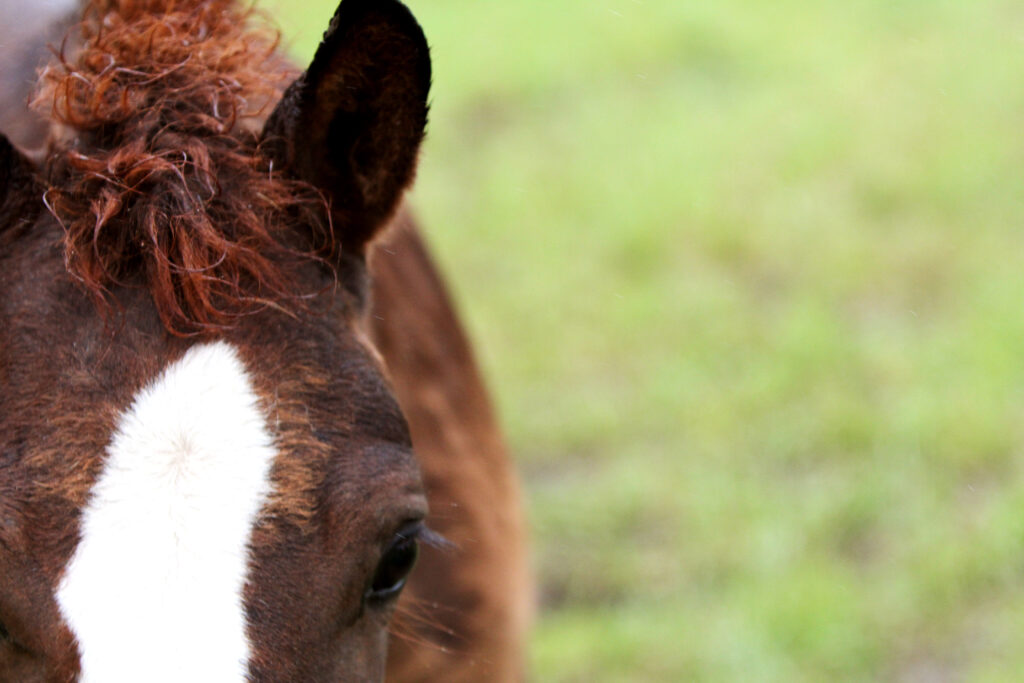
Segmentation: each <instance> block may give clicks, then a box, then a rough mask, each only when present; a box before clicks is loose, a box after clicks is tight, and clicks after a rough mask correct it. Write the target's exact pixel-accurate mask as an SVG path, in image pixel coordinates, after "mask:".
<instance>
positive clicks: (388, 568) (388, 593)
mask: <svg viewBox="0 0 1024 683" xmlns="http://www.w3.org/2000/svg"><path fill="white" fill-rule="evenodd" d="M418 532H419V528H418V527H417V528H413V529H410V530H406V531H400V532H399V533H398V534H396V535H395V539H394V540H393V541H392V542H391V545H390V546H388V549H387V550H386V551H385V552H384V557H382V558H381V560H380V564H378V565H377V571H376V572H375V573H374V575H373V583H372V584H370V590H368V591H367V592H366V599H367V600H369V601H372V602H378V603H379V602H384V601H386V600H391V599H393V598H395V597H397V596H398V594H399V593H400V592H402V588H403V587H404V586H405V582H406V580H408V578H409V573H410V572H411V571H412V568H413V567H414V566H416V557H417V556H418V555H419V552H420V545H419V542H418V541H417V540H416V539H417V536H418Z"/></svg>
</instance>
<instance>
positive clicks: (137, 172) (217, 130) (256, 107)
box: [35, 0, 331, 333]
mask: <svg viewBox="0 0 1024 683" xmlns="http://www.w3.org/2000/svg"><path fill="white" fill-rule="evenodd" d="M254 18H255V17H254V15H253V13H252V12H250V11H245V10H242V9H241V8H240V7H239V6H238V5H236V4H235V3H234V2H231V1H230V0H210V1H208V2H202V3H189V2H179V3H171V4H170V5H169V7H168V6H166V3H163V2H155V1H154V2H140V1H134V0H123V1H121V0H94V1H93V2H91V3H89V4H88V5H87V6H86V9H85V13H84V19H83V20H82V22H81V23H80V24H79V26H78V27H77V29H76V31H75V34H74V36H73V38H72V42H73V43H74V44H78V43H80V44H81V45H80V47H78V48H77V49H75V51H74V53H73V55H72V56H67V55H66V54H65V53H64V52H63V51H62V52H61V53H60V54H59V55H58V59H57V60H55V62H54V63H53V64H51V65H50V66H48V67H47V68H46V69H44V70H43V72H42V74H41V77H40V89H39V92H38V93H37V95H36V98H35V107H36V109H37V110H38V111H40V112H41V113H43V114H45V115H49V117H51V118H52V119H53V120H54V121H55V122H56V123H58V124H61V125H62V126H64V127H65V128H66V129H67V130H65V131H64V135H65V136H70V137H71V138H72V139H73V140H74V144H73V146H71V147H69V148H68V149H62V150H57V151H55V152H54V154H53V155H52V156H51V157H50V160H49V165H48V168H47V178H46V179H47V182H48V185H49V187H48V189H47V194H46V199H47V202H48V206H49V208H50V210H51V211H52V212H53V213H54V215H55V216H56V217H57V218H58V220H59V221H60V222H61V224H62V225H63V226H64V229H65V239H64V259H65V263H66V265H67V268H68V270H69V272H71V273H72V275H74V276H75V277H76V278H77V279H78V280H79V282H80V283H81V284H82V285H83V286H84V287H85V288H86V289H87V290H88V291H89V293H90V294H91V295H92V296H93V298H95V299H96V300H97V301H104V300H105V299H106V294H107V293H108V291H109V288H110V287H111V286H112V285H114V284H121V283H123V282H124V281H125V280H126V279H127V278H128V277H129V275H130V273H131V272H132V271H138V270H140V269H141V270H142V271H143V272H144V279H145V282H146V286H147V288H148V289H149V291H150V293H151V294H152V296H153V298H154V301H155V302H156V305H157V310H158V311H159V312H160V316H161V319H162V320H163V322H164V324H165V325H166V326H167V327H168V328H169V329H172V330H174V331H176V332H179V333H188V332H195V331H198V330H204V329H205V330H209V329H210V328H216V327H223V326H224V325H226V324H228V323H230V321H231V320H232V319H233V318H235V317H237V316H239V315H243V314H247V313H252V312H253V311H254V310H258V309H259V308H262V307H265V306H268V305H272V306H280V305H282V303H287V302H290V301H294V300H295V299H297V298H299V297H302V296H303V295H305V296H307V297H308V296H309V295H311V294H313V293H311V292H296V291H294V284H293V282H292V280H293V272H292V269H291V267H294V261H296V260H299V261H301V260H303V259H313V258H316V255H317V253H318V252H323V251H329V249H330V245H331V242H330V240H329V239H328V237H329V235H330V234H331V232H330V230H329V229H328V227H327V226H328V223H329V220H330V219H329V215H328V211H327V207H326V200H325V198H324V196H323V195H322V194H321V193H320V192H319V191H317V190H316V189H315V188H313V187H312V186H311V185H310V184H309V183H306V182H303V181H299V180H295V179H291V178H288V177H286V176H284V175H283V174H282V172H281V169H280V168H278V169H276V170H275V169H274V167H273V163H272V160H271V158H269V157H268V156H267V155H265V154H263V153H262V152H261V150H260V149H259V146H258V140H257V135H256V131H254V130H253V124H254V122H258V121H259V120H260V118H261V117H265V115H266V113H267V112H266V111H264V109H265V106H266V103H267V102H268V101H273V100H276V99H277V98H278V97H280V94H281V92H282V91H283V89H284V86H285V85H286V84H287V83H288V82H289V81H290V80H292V79H293V78H294V76H295V75H296V74H295V73H294V72H289V71H282V69H280V68H276V67H277V57H276V55H275V53H274V48H275V47H276V36H275V35H274V34H273V33H272V32H270V31H268V30H267V29H265V28H262V27H260V26H259V24H257V23H256V22H254ZM246 124H248V125H246ZM295 225H303V226H305V227H306V228H307V229H311V230H313V231H314V233H315V235H316V236H317V240H316V241H317V243H318V247H319V249H313V248H312V247H310V248H308V249H305V250H300V249H297V248H295V247H294V241H295V240H294V237H293V235H294V227H295ZM289 241H291V242H292V244H291V245H289V244H288V242H289ZM307 244H308V243H307Z"/></svg>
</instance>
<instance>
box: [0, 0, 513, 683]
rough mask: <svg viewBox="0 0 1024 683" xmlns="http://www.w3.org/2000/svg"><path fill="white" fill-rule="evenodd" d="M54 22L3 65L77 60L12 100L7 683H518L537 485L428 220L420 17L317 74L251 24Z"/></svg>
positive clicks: (0, 609)
mask: <svg viewBox="0 0 1024 683" xmlns="http://www.w3.org/2000/svg"><path fill="white" fill-rule="evenodd" d="M27 18H28V17H27V15H26V20H25V21H24V22H23V23H21V24H20V25H19V28H21V29H24V30H23V31H20V32H19V33H20V34H21V35H22V36H23V37H24V36H31V37H32V38H34V39H37V40H38V43H37V45H36V46H35V47H33V43H32V40H31V39H26V40H22V41H7V42H5V41H4V40H2V38H3V34H2V32H0V45H2V47H0V50H3V51H7V56H11V55H12V54H13V52H12V51H13V50H16V51H17V55H16V56H17V57H18V59H10V60H7V61H5V62H4V63H5V64H27V65H29V66H28V67H24V68H28V69H31V68H32V67H33V66H34V65H35V63H36V61H37V60H38V54H39V53H40V52H41V51H42V49H43V47H44V45H45V43H46V41H54V40H57V42H56V44H54V46H53V52H54V54H53V56H52V57H51V58H50V60H49V63H48V64H47V65H46V66H45V67H44V69H43V70H42V72H41V74H40V76H39V78H38V82H37V83H34V84H33V85H32V87H33V89H34V91H35V94H34V95H33V100H34V104H33V107H34V111H35V113H32V112H30V111H29V110H28V109H26V108H25V107H23V106H20V104H21V103H22V102H23V101H24V99H25V96H26V93H25V92H23V88H25V87H27V84H29V82H30V81H35V80H36V79H34V78H32V77H30V76H29V74H28V73H25V72H24V71H23V68H22V67H12V68H9V69H6V70H5V73H4V74H3V76H4V78H3V79H0V102H3V103H4V106H3V108H2V109H3V111H2V112H0V130H3V131H5V132H8V133H9V135H10V137H8V136H6V135H0V680H3V681H27V682H32V681H75V680H78V681H85V682H90V681H102V682H105V683H117V682H119V681H128V680H132V681H137V680H147V681H170V680H176V681H177V680H210V681H231V680H251V681H311V682H315V681H340V680H345V681H348V680H380V679H381V678H383V677H385V676H386V677H387V679H388V680H396V681H399V680H451V681H458V680H498V681H502V680H517V679H519V678H520V677H521V676H522V648H523V638H524V633H525V627H526V623H527V621H528V615H529V592H530V587H529V578H528V574H527V572H526V569H525V559H524V558H525V552H524V531H523V523H522V516H521V511H520V508H519V497H518V496H519V494H518V485H517V483H516V480H515V477H514V475H513V473H512V471H511V467H510V465H509V463H508V459H507V457H506V453H505V449H504V446H503V443H502V440H501V438H500V432H499V430H498V428H497V425H496V420H495V418H494V414H493V411H492V409H491V407H490V403H489V400H488V397H487V394H486V391H485V389H484V386H483V382H482V380H481V377H480V375H479V372H478V370H477V368H476V364H475V361H474V359H473V355H472V351H471V349H470V346H469V344H468V342H467V340H466V338H465V335H464V333H463V331H462V329H461V326H460V325H459V323H458V320H457V317H456V316H455V313H454V309H453V307H452V304H451V301H450V297H449V296H448V294H447V292H446V289H445V286H444V284H443V281H442V280H441V278H440V276H439V275H438V273H437V270H436V267H435V266H434V264H433V262H432V260H431V258H430V256H429V252H428V250H427V247H426V245H425V244H424V242H423V241H422V239H421V237H420V234H419V230H418V228H417V226H416V225H415V221H414V220H413V218H412V216H411V213H410V212H409V211H408V209H406V208H405V207H404V206H402V196H403V192H404V190H405V189H406V187H407V186H408V184H409V183H410V182H411V180H412V177H413V175H414V171H415V165H416V160H417V155H418V149H419V145H420V142H421V139H422V136H423V131H424V127H425V124H426V114H427V96H428V92H429V87H430V78H431V73H430V60H429V52H428V49H427V45H426V41H425V38H424V37H423V33H422V30H421V29H420V27H419V26H418V24H417V22H416V21H415V19H414V18H413V16H412V14H411V13H410V12H409V11H408V9H407V8H405V7H404V6H403V5H402V4H401V3H399V2H397V1H396V0H376V1H373V0H343V2H342V3H341V4H340V5H339V7H338V10H337V12H336V13H335V15H334V17H333V18H332V20H331V23H330V26H329V28H328V30H327V32H326V33H325V35H324V39H323V42H322V43H321V45H320V47H319V48H318V50H317V52H316V54H315V56H314V57H313V60H312V63H311V64H310V66H309V68H308V69H306V70H305V71H304V72H302V73H301V74H300V73H298V72H297V71H296V70H295V69H294V68H292V67H291V66H290V64H289V63H288V62H287V60H286V59H284V58H283V57H281V56H280V55H279V53H278V51H277V49H276V38H275V35H274V34H273V32H272V31H268V30H267V29H266V28H265V26H264V25H263V24H262V23H261V22H260V20H259V17H258V15H257V14H256V13H255V12H254V11H252V10H251V9H248V8H244V7H241V6H239V5H236V4H235V3H234V2H232V1H231V0H92V1H91V2H89V3H88V4H86V5H85V6H84V8H81V13H80V16H77V17H76V18H74V19H67V18H60V19H59V20H57V21H55V22H43V23H41V24H40V26H41V28H38V30H37V29H36V28H35V26H33V28H32V29H31V30H29V29H28V28H26V27H27V26H28V25H29V22H28V21H27ZM55 26H56V28H54V27H55ZM61 36H64V38H63V39H62V40H61ZM26 45H27V46H28V47H27V48H26ZM26 54H28V55H29V57H25V55H26ZM32 55H35V57H32ZM19 74H20V75H19ZM43 135H45V136H46V142H45V143H44V144H42V145H40V141H41V136H43ZM445 539H447V540H445ZM421 546H422V548H421ZM417 557H418V560H417ZM414 565H416V570H415V571H413V566H414ZM389 636H390V637H389Z"/></svg>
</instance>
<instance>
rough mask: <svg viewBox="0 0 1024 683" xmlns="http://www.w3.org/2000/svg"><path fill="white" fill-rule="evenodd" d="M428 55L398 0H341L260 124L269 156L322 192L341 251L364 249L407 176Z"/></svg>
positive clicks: (418, 132) (418, 134)
mask: <svg viewBox="0 0 1024 683" xmlns="http://www.w3.org/2000/svg"><path fill="white" fill-rule="evenodd" d="M429 89H430V55H429V54H428V50H427V41H426V38H424V36H423V31H422V30H421V29H420V27H419V24H417V23H416V20H415V19H414V18H413V16H412V14H411V13H410V12H409V10H408V9H407V8H406V7H405V6H404V5H403V4H402V3H400V2H397V0H343V1H342V3H341V4H340V5H339V6H338V10H337V12H335V14H334V18H333V19H332V20H331V25H330V28H328V29H327V32H326V33H325V34H324V39H323V42H322V43H321V44H320V47H319V48H318V49H317V52H316V55H315V56H314V57H313V62H312V64H310V66H309V69H308V70H307V71H306V73H305V74H303V75H302V76H301V77H300V78H299V79H298V80H296V81H295V83H293V84H292V85H291V87H289V88H288V90H287V91H286V92H285V94H284V97H283V98H282V99H281V102H280V103H279V104H278V105H277V107H276V108H275V109H274V112H273V113H272V114H271V115H270V118H269V119H268V121H267V125H266V128H265V129H264V143H265V145H266V147H267V148H268V149H269V150H270V151H271V154H272V157H273V158H274V159H275V161H278V162H280V163H284V165H285V167H286V168H287V169H288V170H289V171H290V172H291V173H293V174H295V175H296V176H298V177H299V178H300V179H302V180H305V181H308V182H310V183H312V184H314V185H315V186H317V187H318V188H319V189H320V190H321V191H323V192H325V193H326V194H327V196H328V197H329V199H330V200H331V204H332V213H333V220H334V224H335V231H336V233H337V234H336V238H337V239H338V241H339V242H340V244H341V247H342V249H344V250H346V251H350V253H352V252H354V253H359V254H361V253H362V252H363V249H364V248H365V246H366V244H367V242H369V240H370V239H371V238H372V237H373V235H374V233H375V232H377V230H378V229H379V228H380V227H381V226H382V225H383V224H384V222H385V221H386V220H387V218H388V217H389V216H390V215H391V213H392V212H393V211H394V209H395V207H396V206H397V205H398V203H399V201H400V200H401V197H402V192H403V190H404V189H405V188H406V186H407V185H408V184H409V183H410V182H411V180H412V177H413V173H414V170H415V167H416V159H417V155H418V151H419V146H420V142H421V141H422V139H423V130H424V127H425V126H426V122H427V93H428V91H429Z"/></svg>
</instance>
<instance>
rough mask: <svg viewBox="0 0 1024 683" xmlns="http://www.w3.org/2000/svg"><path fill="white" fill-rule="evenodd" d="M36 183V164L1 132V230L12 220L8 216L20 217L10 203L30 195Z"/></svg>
mask: <svg viewBox="0 0 1024 683" xmlns="http://www.w3.org/2000/svg"><path fill="white" fill-rule="evenodd" d="M35 183H36V179H35V166H33V164H32V162H31V161H29V159H28V157H26V156H25V155H24V154H22V153H21V152H20V151H19V150H18V148H17V147H15V146H14V145H13V144H11V141H10V140H8V139H7V136H6V135H4V134H3V133H0V219H3V221H0V231H2V230H3V229H4V228H5V227H7V224H8V223H9V222H10V221H6V219H7V218H17V217H18V216H17V215H16V213H12V211H11V210H10V207H9V206H8V204H9V203H10V202H12V201H15V200H18V199H24V198H25V197H26V195H30V194H31V193H32V188H33V186H34V185H35ZM4 221H6V222H4Z"/></svg>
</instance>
